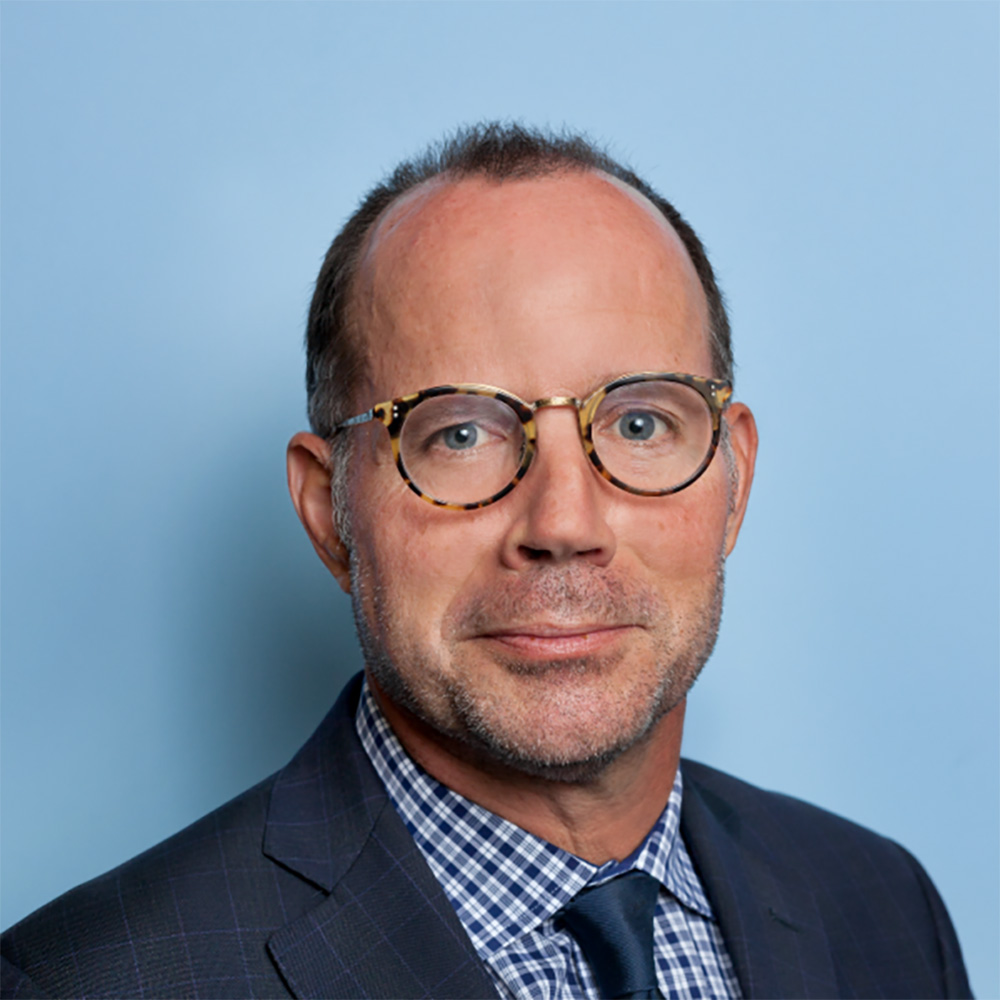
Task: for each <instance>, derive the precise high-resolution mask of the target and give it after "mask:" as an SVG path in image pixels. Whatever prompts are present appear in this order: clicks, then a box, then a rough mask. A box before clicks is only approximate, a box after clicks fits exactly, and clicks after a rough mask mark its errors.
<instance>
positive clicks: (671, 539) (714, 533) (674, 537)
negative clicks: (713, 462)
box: [620, 483, 729, 588]
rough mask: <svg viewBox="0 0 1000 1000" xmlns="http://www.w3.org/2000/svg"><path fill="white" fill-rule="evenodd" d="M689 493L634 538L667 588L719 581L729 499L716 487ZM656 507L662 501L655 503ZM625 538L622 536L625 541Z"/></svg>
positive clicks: (661, 508) (654, 515) (671, 501)
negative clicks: (717, 579)
mask: <svg viewBox="0 0 1000 1000" xmlns="http://www.w3.org/2000/svg"><path fill="white" fill-rule="evenodd" d="M697 485H698V484H696V485H695V486H693V487H690V488H689V489H688V490H684V491H683V492H682V493H679V494H677V495H676V496H674V497H671V498H668V500H667V502H665V503H663V504H662V505H657V507H656V509H654V510H652V511H651V512H650V514H649V515H648V516H647V517H645V518H643V519H642V524H643V525H644V527H643V529H642V531H641V532H640V533H639V535H638V536H637V537H635V526H634V524H633V526H632V527H631V529H630V531H631V534H632V535H633V539H632V540H633V545H632V548H633V551H634V552H635V553H636V555H637V556H638V558H639V559H640V560H641V561H642V562H643V563H644V564H645V565H646V566H647V568H648V569H649V570H650V571H651V572H652V573H653V574H654V575H655V576H656V577H658V578H659V579H660V580H661V581H663V585H664V586H665V587H667V588H670V587H671V586H677V585H687V584H691V583H693V582H695V581H703V580H706V579H711V580H713V581H714V579H715V577H716V574H717V572H718V567H719V563H720V560H721V558H722V550H723V545H724V543H725V534H726V521H727V515H728V510H729V499H728V494H727V493H726V491H725V489H724V488H722V489H719V488H716V487H715V484H710V483H706V484H705V486H706V487H709V486H711V487H712V488H709V489H701V490H699V489H697ZM652 503H654V504H656V501H655V500H654V501H652ZM620 537H621V536H620Z"/></svg>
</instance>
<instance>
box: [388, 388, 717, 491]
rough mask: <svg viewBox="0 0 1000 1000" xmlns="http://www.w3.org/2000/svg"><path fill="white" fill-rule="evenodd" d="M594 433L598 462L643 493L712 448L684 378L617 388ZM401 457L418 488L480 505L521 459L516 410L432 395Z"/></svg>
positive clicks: (690, 470)
mask: <svg viewBox="0 0 1000 1000" xmlns="http://www.w3.org/2000/svg"><path fill="white" fill-rule="evenodd" d="M591 436H592V440H593V444H594V450H595V452H596V453H597V457H598V458H599V459H600V461H601V464H602V465H603V466H604V468H605V469H607V471H608V472H609V473H610V474H611V475H612V476H614V477H615V478H616V479H619V480H621V481H622V482H623V483H625V484H626V485H628V486H630V487H632V488H633V489H638V490H648V491H657V492H659V491H668V490H670V489H672V488H673V487H675V486H679V485H680V484H681V483H683V482H685V481H686V480H687V479H689V478H690V477H691V476H692V475H694V473H695V472H697V471H698V468H699V467H700V466H701V464H702V462H703V461H704V460H705V458H706V456H707V455H708V453H709V450H710V449H711V446H712V413H711V410H710V409H709V406H708V404H707V403H706V401H705V400H704V398H703V397H702V396H701V394H700V393H699V392H698V391H697V390H696V389H693V388H691V387H690V386H687V385H684V384H682V383H679V382H665V381H652V380H651V381H643V382H634V383H630V384H627V385H623V386H619V387H618V388H617V389H613V390H612V391H611V392H609V393H608V394H607V395H606V396H605V397H604V398H603V399H602V400H601V402H600V404H599V405H598V407H597V410H596V412H595V413H594V416H593V421H592V425H591ZM399 446H400V457H401V459H402V462H403V465H404V467H405V469H406V472H407V474H408V475H409V477H410V479H412V480H413V482H414V484H415V485H416V486H417V487H418V488H419V489H420V490H421V492H423V493H425V494H427V495H429V496H431V497H434V498H436V499H438V500H442V501H445V502H446V503H455V504H465V503H477V502H479V501H481V500H485V499H487V498H489V497H491V496H493V495H494V494H496V493H498V492H500V490H502V489H503V488H504V487H505V486H507V484H508V483H510V481H511V480H512V479H513V478H514V476H515V475H516V473H517V470H518V468H519V467H520V465H521V461H522V459H523V458H524V449H525V436H524V428H523V426H522V424H521V421H520V418H519V417H518V415H517V413H516V412H515V411H514V410H513V409H511V407H509V406H508V405H507V404H506V403H503V402H501V401H500V400H499V399H496V398H494V397H492V396H486V395H483V396H480V395H467V394H464V393H463V394H457V393H456V394H454V395H446V396H433V397H431V398H429V399H426V400H424V401H423V402H421V403H420V404H419V405H418V406H416V407H414V409H413V410H412V411H411V412H410V413H409V414H408V416H407V418H406V421H405V423H404V424H403V428H402V432H401V434H400V441H399Z"/></svg>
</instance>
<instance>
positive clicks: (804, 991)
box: [681, 766, 839, 998]
mask: <svg viewBox="0 0 1000 1000" xmlns="http://www.w3.org/2000/svg"><path fill="white" fill-rule="evenodd" d="M683 773H684V799H683V804H682V807H681V835H682V836H683V837H684V843H685V845H686V846H687V849H688V853H689V854H690V855H691V860H692V861H693V863H694V866H695V869H696V870H697V872H698V876H699V878H700V879H701V882H702V885H703V886H704V889H705V893H706V895H707V896H708V899H709V901H710V902H711V904H712V907H713V909H714V911H715V915H716V917H717V918H718V921H719V928H720V930H721V931H722V938H723V940H724V941H725V943H726V948H727V950H728V952H729V955H730V958H732V960H733V965H734V967H735V970H736V977H737V979H738V980H739V983H740V987H741V989H742V991H743V995H744V996H745V997H748V998H750V997H830V996H837V995H839V993H838V989H839V987H838V984H837V979H836V974H835V972H834V967H833V960H832V957H831V955H830V950H829V943H828V940H827V936H826V932H825V930H824V928H823V924H822V920H821V917H820V914H819V910H818V908H817V906H816V902H815V899H814V897H813V893H812V891H811V889H810V888H809V886H808V885H807V884H806V883H805V882H804V880H803V879H802V877H801V876H800V875H799V874H798V873H797V872H795V871H794V870H791V869H789V868H788V867H786V866H785V864H784V863H783V861H782V860H781V859H780V858H774V857H764V856H762V849H761V847H760V845H759V844H752V843H751V842H750V838H749V837H747V836H745V831H744V830H743V825H742V822H741V820H740V818H739V816H738V815H737V814H736V812H735V811H734V810H733V809H732V808H731V807H730V806H729V805H728V804H727V803H726V802H725V801H724V800H722V799H720V798H719V797H718V796H717V795H715V794H714V793H713V792H711V791H710V790H709V789H708V788H707V787H705V786H704V785H703V784H702V783H700V782H699V781H698V780H697V778H696V776H695V775H693V774H692V773H691V770H690V768H689V767H687V766H685V767H684V770H683Z"/></svg>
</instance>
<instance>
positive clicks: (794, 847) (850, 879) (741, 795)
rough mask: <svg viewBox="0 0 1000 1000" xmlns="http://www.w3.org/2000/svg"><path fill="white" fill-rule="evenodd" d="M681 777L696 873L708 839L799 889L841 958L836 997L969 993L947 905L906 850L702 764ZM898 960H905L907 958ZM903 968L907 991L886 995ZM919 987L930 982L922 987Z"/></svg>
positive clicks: (688, 765)
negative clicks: (838, 995)
mask: <svg viewBox="0 0 1000 1000" xmlns="http://www.w3.org/2000/svg"><path fill="white" fill-rule="evenodd" d="M682 773H683V776H684V800H683V804H682V807H681V808H682V830H684V835H685V840H686V842H687V846H688V849H689V851H691V854H692V857H693V859H694V860H695V865H696V867H698V860H699V856H701V857H702V859H703V860H708V856H707V855H706V854H705V852H704V851H703V848H704V844H699V843H698V839H699V838H701V839H703V840H704V839H709V838H712V837H714V838H716V842H718V839H722V840H724V841H725V842H727V843H728V844H729V845H731V847H732V848H733V850H734V851H735V852H736V853H735V855H734V856H735V857H738V858H739V863H740V864H741V865H742V866H743V867H744V869H745V870H746V871H748V872H749V871H753V872H755V873H756V876H757V878H758V880H763V881H764V882H766V883H768V884H770V885H781V886H784V887H786V888H787V887H791V886H799V887H801V889H802V890H804V891H805V894H806V896H807V898H808V899H809V900H810V906H815V908H816V910H815V912H816V914H817V917H818V919H819V920H820V922H821V924H822V928H823V934H824V935H825V937H826V939H827V940H828V942H829V944H830V947H831V950H832V953H833V954H835V955H836V956H837V973H838V976H839V977H841V979H842V980H843V984H842V987H841V992H843V993H844V994H845V995H848V994H849V995H857V996H869V995H870V996H875V995H879V996H889V995H893V996H895V995H899V996H918V995H919V996H923V995H939V996H955V997H962V996H969V995H970V993H969V985H968V980H967V978H966V973H965V968H964V964H963V961H962V953H961V948H960V947H959V943H958V939H957V937H956V935H955V931H954V928H953V926H952V923H951V920H950V918H949V916H948V912H947V910H946V908H945V906H944V903H943V902H942V900H941V897H940V895H939V894H938V892H937V889H936V888H935V887H934V884H933V883H932V882H931V880H930V878H929V876H928V875H927V873H926V871H924V869H923V867H922V866H921V864H920V862H919V861H917V859H916V858H915V857H913V855H912V854H910V853H909V852H908V851H907V850H906V849H905V848H904V847H902V846H900V845H899V844H898V843H896V842H895V841H893V840H891V839H889V838H888V837H884V836H882V835H881V834H878V833H875V832H874V831H872V830H869V829H867V828H866V827H863V826H861V825H859V824H858V823H854V822H852V821H851V820H848V819H845V818H844V817H842V816H838V815H836V814H835V813H832V812H828V811H827V810H825V809H821V808H819V807H818V806H815V805H812V804H810V803H808V802H804V801H802V800H801V799H797V798H794V797H792V796H790V795H784V794H782V793H779V792H773V791H766V790H764V789H761V788H757V787H756V786H754V785H751V784H749V783H748V782H745V781H741V780H740V779H739V778H734V777H732V776H731V775H728V774H724V773H723V772H721V771H717V770H715V769H714V768H711V767H707V766H706V765H704V764H698V763H696V762H694V761H688V760H685V761H683V762H682ZM685 810H689V811H688V815H687V817H686V822H685V815H684V814H685ZM692 840H693V841H695V842H694V843H692V842H690V841H692ZM759 884H762V883H759ZM758 887H759V885H758ZM706 888H708V886H706ZM904 956H909V957H908V959H907V960H905V961H904V960H903V957H904ZM900 969H905V976H904V977H903V979H906V977H907V976H909V977H912V978H911V979H906V982H907V985H906V987H905V988H903V987H901V989H902V990H903V991H902V992H896V993H893V992H891V991H890V992H884V991H885V990H886V989H887V987H886V983H888V982H894V981H896V979H898V978H899V976H898V972H899V970H900ZM858 977H860V978H858ZM867 977H871V978H870V979H869V978H867ZM856 979H857V982H860V983H861V985H857V982H855V980H856ZM902 981H903V980H900V982H902ZM848 983H852V984H853V985H851V986H848V985H847V984H848ZM917 983H925V984H926V983H933V984H935V985H934V986H933V988H932V989H928V988H925V987H924V986H920V987H919V988H918V986H917V985H916V984H917ZM907 989H908V990H909V992H906V990H907ZM852 990H853V992H852ZM880 990H881V991H883V992H879V991H880ZM938 991H940V992H938Z"/></svg>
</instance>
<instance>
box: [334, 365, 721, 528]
mask: <svg viewBox="0 0 1000 1000" xmlns="http://www.w3.org/2000/svg"><path fill="white" fill-rule="evenodd" d="M641 382H674V383H678V384H680V385H686V386H689V387H690V388H691V389H694V390H695V391H696V392H697V393H698V394H699V395H700V396H701V398H702V399H703V400H704V401H705V403H706V405H707V407H708V411H709V414H710V415H711V420H712V437H711V443H710V444H709V447H708V449H707V451H706V454H705V455H704V457H703V459H702V461H701V463H700V465H698V467H697V468H696V469H695V471H694V472H692V473H691V474H690V475H688V476H687V477H686V478H685V479H684V480H683V482H680V483H678V484H676V485H673V486H670V487H667V488H666V489H657V490H649V489H640V488H638V487H635V486H631V485H630V484H628V483H626V482H624V481H622V480H621V479H619V478H617V477H616V476H614V475H613V474H612V473H610V472H609V471H608V470H607V469H606V468H605V466H604V464H603V463H602V462H601V459H600V456H599V455H598V454H597V450H596V448H595V446H594V441H593V421H594V417H595V415H596V413H597V409H598V407H599V406H600V404H601V402H602V401H603V400H604V398H605V397H606V396H607V395H608V393H610V392H614V391H615V390H616V389H620V388H621V387H622V386H626V385H632V384H635V383H641ZM732 394H733V387H732V383H731V382H730V381H728V380H724V379H713V378H707V377H705V376H702V375H687V374H684V373H681V372H634V373H632V374H629V375H622V376H620V377H619V378H616V379H614V380H613V381H611V382H608V383H607V384H606V385H603V386H601V387H600V388H599V389H596V390H595V391H594V392H592V393H591V394H590V395H589V396H587V397H586V398H585V399H582V400H581V399H577V398H576V397H575V396H546V397H544V398H542V399H538V400H536V401H535V402H534V403H528V402H525V401H524V400H523V399H521V398H520V397H518V396H515V395H514V394H513V393H510V392H506V391H505V390H503V389H498V388H496V387H495V386H491V385H478V384H457V385H437V386H434V387H433V388H430V389H421V390H420V391H419V392H412V393H409V394H407V395H405V396H400V397H398V398H397V399H389V400H386V401H385V402H382V403H376V404H375V405H374V406H373V407H372V408H371V409H370V410H366V411H365V412H364V413H359V414H358V415H357V416H354V417H350V418H349V419H347V420H343V421H341V422H340V423H338V424H336V425H335V426H334V427H333V429H332V431H331V440H332V438H333V437H334V436H336V435H337V434H339V433H340V432H341V431H343V430H346V429H347V428H349V427H356V426H358V425H359V424H364V423H367V422H368V421H371V420H378V421H380V422H381V423H382V424H383V425H384V426H385V428H386V430H387V431H388V432H389V440H390V441H391V443H392V453H393V458H394V460H395V463H396V468H397V469H398V470H399V474H400V475H401V476H402V477H403V481H404V482H405V483H406V485H407V486H409V487H410V489H411V490H413V492H414V493H416V494H417V496H419V497H420V498H421V499H422V500H426V501H427V502H428V503H430V504H433V505H434V506H435V507H444V508H446V509H447V510H478V509H479V508H481V507H488V506H489V505H490V504H492V503H496V501H497V500H500V499H502V498H503V497H505V496H506V495H507V494H508V493H510V491H511V490H512V489H514V487H515V486H517V484H518V483H519V482H520V481H521V480H522V479H523V478H524V476H525V474H526V473H527V471H528V469H529V468H530V467H531V463H532V460H533V459H534V457H535V452H536V450H537V436H538V435H537V429H536V427H535V419H534V418H535V414H536V413H537V412H538V411H539V410H542V409H546V408H548V407H553V406H571V407H573V408H574V409H575V410H576V411H577V417H578V419H579V424H580V440H581V442H582V444H583V449H584V452H585V453H586V455H587V457H588V458H589V459H590V462H591V464H592V465H593V467H594V469H595V470H596V471H597V473H598V474H599V475H600V476H602V477H603V478H604V479H606V480H607V481H608V482H609V483H612V484H613V485H614V486H617V487H618V488H619V489H621V490H624V491H625V492H626V493H633V494H635V495H637V496H644V497H661V496H668V495H669V494H671V493H678V492H679V491H680V490H683V489H685V488H686V487H688V486H690V485H691V484H692V483H693V482H695V480H697V479H698V478H699V476H701V475H702V473H703V472H704V471H705V470H706V469H707V468H708V467H709V465H710V464H711V462H712V459H713V458H714V457H715V452H716V451H717V449H718V446H719V440H720V436H721V430H722V414H723V412H724V410H725V408H726V405H727V403H728V402H729V400H730V398H731V397H732ZM451 395H465V396H483V397H486V398H489V399H496V400H498V401H499V402H501V403H504V404H506V405H507V406H508V407H510V409H511V410H513V412H514V413H515V414H516V416H517V418H518V420H519V421H520V423H521V428H522V432H523V438H524V440H523V444H522V453H521V458H520V461H519V463H518V465H517V469H516V471H515V472H514V474H513V476H512V477H511V479H510V480H509V481H508V482H507V484H506V485H505V486H504V487H503V488H502V489H500V490H497V492H495V493H493V494H492V495H491V496H488V497H486V498H485V499H484V500H477V501H475V502H474V503H454V502H451V501H447V500H442V499H439V498H438V497H435V496H432V495H431V494H429V493H426V492H425V491H424V490H422V489H421V488H420V487H419V486H418V485H417V483H415V482H414V480H413V478H412V477H411V476H410V473H409V472H408V471H407V469H406V465H405V463H404V462H403V457H402V452H401V449H400V443H399V442H400V436H401V434H402V431H403V425H404V423H405V422H406V418H407V417H408V416H409V414H410V413H412V412H413V410H414V409H415V408H416V407H417V406H419V405H420V404H421V403H423V402H424V401H425V400H428V399H433V398H434V397H436V396H451Z"/></svg>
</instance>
